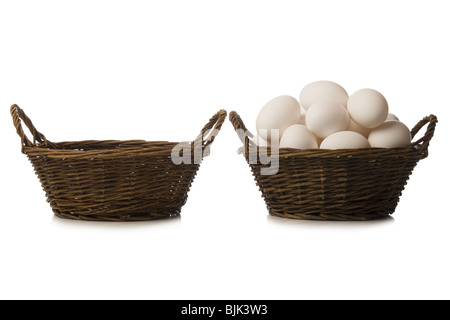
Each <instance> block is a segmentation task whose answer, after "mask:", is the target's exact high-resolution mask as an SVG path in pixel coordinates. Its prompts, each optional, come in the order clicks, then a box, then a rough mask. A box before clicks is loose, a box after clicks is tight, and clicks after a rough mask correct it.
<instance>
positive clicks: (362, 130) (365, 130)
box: [347, 118, 370, 138]
mask: <svg viewBox="0 0 450 320" xmlns="http://www.w3.org/2000/svg"><path fill="white" fill-rule="evenodd" d="M347 130H348V131H354V132H357V133H360V134H362V135H363V136H364V137H366V138H367V137H368V136H369V133H370V129H369V128H364V127H363V126H360V125H359V124H357V123H356V122H355V121H353V119H352V118H350V121H349V123H348V128H347Z"/></svg>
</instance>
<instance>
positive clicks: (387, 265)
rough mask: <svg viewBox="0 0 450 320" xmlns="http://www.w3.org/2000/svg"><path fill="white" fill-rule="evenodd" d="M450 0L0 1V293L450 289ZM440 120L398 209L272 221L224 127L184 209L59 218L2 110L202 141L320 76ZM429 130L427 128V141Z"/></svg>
mask: <svg viewBox="0 0 450 320" xmlns="http://www.w3.org/2000/svg"><path fill="white" fill-rule="evenodd" d="M449 12H450V11H449V7H448V1H431V0H427V1H380V0H376V1H280V0H277V1H242V0H239V1H231V0H228V1H193V0H191V1H169V0H166V1H92V0H89V1H80V0H79V1H17V0H15V1H2V2H0V106H1V107H0V109H1V112H0V120H1V124H0V129H1V137H2V148H1V158H0V159H1V166H0V170H1V184H0V186H1V199H2V208H1V209H0V218H1V219H0V259H1V261H0V298H43V299H47V298H63V299H66V298H67V299H68V298H75V299H79V298H87V299H95V298H106V299H108V298H138V299H141V298H146V299H179V298H183V299H219V298H224V299H231V298H233V299H300V298H306V299H316V298H324V299H328V298H342V299H352V298H362V299H368V298H375V299H393V298H447V299H448V298H450V289H449V288H450V274H449V272H450V257H449V249H448V246H449V243H450V225H449V223H450V217H449V210H448V198H449V197H448V181H449V176H448V139H449V125H450V124H449V123H448V116H449V107H450V102H449V92H450V78H449V77H450V76H449V75H450V62H449V57H450V42H449V41H448V39H449V38H448V31H449V30H450V19H449V16H448V14H449ZM320 79H327V80H332V81H336V82H338V83H340V84H341V85H343V86H344V87H345V88H346V89H347V90H348V92H349V93H352V92H354V91H355V90H357V89H359V88H362V87H371V88H374V89H377V90H379V91H381V92H382V93H383V94H384V95H385V96H386V98H387V100H388V102H389V104H390V108H391V111H392V112H393V113H395V114H396V115H397V116H399V117H400V119H401V120H403V122H405V123H406V124H407V125H408V126H409V127H412V126H413V125H414V124H416V123H417V122H418V121H419V120H420V119H421V118H422V117H424V116H426V115H428V114H431V113H433V114H436V115H437V116H438V117H439V120H440V121H439V124H438V127H437V131H436V135H435V137H434V139H433V140H432V143H431V146H430V157H429V158H428V159H426V160H423V161H421V162H420V163H419V165H418V166H417V167H416V169H415V171H414V174H413V175H412V177H411V179H410V180H409V183H408V185H407V188H406V190H405V191H404V193H403V196H402V198H401V201H400V204H399V206H398V208H397V211H396V213H395V215H394V216H393V219H388V220H382V221H373V222H362V223H358V222H357V223H339V222H338V223H336V222H308V221H290V220H289V221H288V220H283V219H277V218H273V217H269V216H268V214H267V210H266V208H265V204H264V201H263V200H262V198H261V196H260V193H259V191H258V189H257V187H256V186H255V183H254V181H253V178H252V176H251V173H250V170H249V168H248V166H247V164H246V162H245V160H244V158H243V157H242V156H240V155H238V154H237V153H236V150H237V149H238V147H239V146H240V142H239V140H238V138H237V136H236V135H235V133H234V132H233V130H232V126H231V125H230V123H229V122H228V121H227V122H226V123H225V125H224V126H223V131H222V132H221V133H220V135H219V136H218V138H217V140H216V141H215V143H214V145H213V147H212V154H211V156H210V157H208V158H206V159H205V161H204V163H203V164H202V166H201V168H200V171H199V173H198V176H197V178H196V179H195V181H194V184H193V187H192V189H191V192H190V194H189V199H188V202H187V204H186V205H185V207H184V208H183V211H182V217H181V218H178V219H173V220H166V221H153V222H144V223H130V224H127V223H116V224H114V223H89V222H77V221H68V220H61V219H58V218H54V217H53V216H52V212H51V209H50V206H49V205H48V204H47V203H46V201H45V196H44V193H43V191H42V190H41V187H40V184H39V182H38V179H37V178H36V176H35V175H34V172H33V169H32V167H31V165H30V163H29V162H28V161H27V158H26V157H25V156H24V155H22V154H21V153H20V139H19V137H18V136H17V135H16V134H15V130H14V128H13V126H12V122H11V118H10V115H9V106H10V105H11V104H13V103H17V104H19V105H20V106H21V107H22V108H23V109H24V110H25V111H26V112H27V114H28V115H29V116H30V118H31V119H32V120H33V121H34V123H35V125H36V127H37V128H38V129H39V130H40V131H42V132H43V133H44V134H45V135H46V136H47V138H49V140H52V141H64V140H83V139H136V138H137V139H146V140H172V141H180V140H191V139H193V138H194V137H195V136H196V135H197V133H198V132H199V130H200V128H201V127H202V126H203V125H204V124H205V123H206V122H207V120H208V119H209V118H210V116H211V115H212V114H214V113H215V112H216V111H217V110H219V109H220V108H225V109H227V110H228V111H231V110H236V111H238V112H239V113H240V114H241V116H242V118H243V119H244V121H245V122H246V124H247V126H248V127H249V128H250V129H252V130H254V121H255V119H256V115H257V113H258V111H259V109H260V107H261V106H262V105H263V104H264V103H265V102H266V101H268V100H269V99H271V98H273V97H275V96H278V95H281V94H289V95H293V96H295V97H298V94H299V92H300V90H301V88H302V87H303V86H304V85H306V84H307V83H309V82H311V81H315V80H320ZM422 133H423V131H422V132H421V134H422Z"/></svg>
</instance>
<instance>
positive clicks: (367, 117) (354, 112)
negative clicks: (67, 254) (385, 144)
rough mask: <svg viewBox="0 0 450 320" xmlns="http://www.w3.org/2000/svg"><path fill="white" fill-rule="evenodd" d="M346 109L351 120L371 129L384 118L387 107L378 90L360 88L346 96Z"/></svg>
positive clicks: (386, 113)
mask: <svg viewBox="0 0 450 320" xmlns="http://www.w3.org/2000/svg"><path fill="white" fill-rule="evenodd" d="M347 110H348V113H349V114H350V117H351V118H352V119H353V121H355V122H356V123H357V124H359V125H360V126H362V127H365V128H369V129H371V128H376V127H378V126H379V125H380V124H382V123H383V122H384V121H385V120H386V118H387V115H388V111H389V107H388V103H387V101H386V98H385V97H384V96H383V95H382V94H381V93H379V92H378V91H376V90H373V89H361V90H358V91H356V92H355V93H354V94H352V95H351V96H350V98H348V102H347Z"/></svg>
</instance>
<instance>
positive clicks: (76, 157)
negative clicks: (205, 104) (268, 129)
mask: <svg viewBox="0 0 450 320" xmlns="http://www.w3.org/2000/svg"><path fill="white" fill-rule="evenodd" d="M11 115H12V118H13V123H14V126H15V127H16V129H17V133H18V134H19V136H20V138H21V140H22V153H24V154H26V155H27V156H28V158H29V160H30V161H31V163H32V164H33V167H34V169H35V171H36V174H37V175H38V177H39V180H40V181H41V183H42V186H43V188H44V191H45V193H46V196H47V201H48V202H49V203H50V205H51V207H52V209H53V212H54V213H55V214H56V215H57V216H58V217H61V218H69V219H77V220H94V221H95V220H96V221H143V220H152V219H160V218H168V217H172V216H176V215H179V214H180V212H181V208H182V206H183V205H184V204H185V203H186V200H187V196H188V191H189V188H190V186H191V184H192V181H193V180H194V178H195V175H196V173H197V170H198V169H199V166H200V162H201V160H202V159H203V156H206V155H208V154H209V148H210V146H211V144H212V143H213V141H214V138H215V136H216V135H217V133H218V131H219V130H220V128H221V127H222V124H223V122H224V121H225V119H226V116H227V114H226V111H225V110H220V111H219V112H218V113H216V114H215V115H214V116H213V117H212V118H211V119H210V121H209V122H208V123H207V124H206V125H205V127H204V128H203V129H202V131H201V133H200V135H199V136H198V137H197V138H196V139H195V140H194V141H193V142H192V143H190V144H189V143H188V144H187V149H188V150H189V148H190V150H191V161H190V163H191V164H185V163H182V164H175V163H174V162H173V161H172V158H171V154H172V150H173V148H174V147H175V146H176V145H178V143H175V142H165V141H155V142H147V141H143V140H130V141H116V140H108V141H79V142H60V143H53V142H50V141H49V140H47V139H46V138H45V136H44V135H43V134H41V133H40V132H39V131H37V130H36V128H35V127H34V126H33V123H32V122H31V120H30V119H29V118H28V117H27V116H26V114H25V113H24V112H23V110H22V109H20V108H19V107H18V106H17V105H13V106H12V107H11ZM21 121H23V122H24V123H25V125H26V126H27V127H28V128H29V129H30V132H31V134H32V135H33V142H31V141H30V140H29V139H28V138H27V136H26V135H25V133H24V131H23V129H22V125H21ZM211 129H215V130H211ZM185 145H186V144H185ZM183 150H184V149H183ZM186 162H189V161H186Z"/></svg>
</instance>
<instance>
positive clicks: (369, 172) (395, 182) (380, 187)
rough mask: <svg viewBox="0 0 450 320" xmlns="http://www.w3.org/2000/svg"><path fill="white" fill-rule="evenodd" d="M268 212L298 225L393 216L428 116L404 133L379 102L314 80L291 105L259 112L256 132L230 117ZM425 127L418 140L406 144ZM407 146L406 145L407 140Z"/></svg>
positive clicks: (278, 103) (424, 141) (285, 100)
mask: <svg viewBox="0 0 450 320" xmlns="http://www.w3.org/2000/svg"><path fill="white" fill-rule="evenodd" d="M230 121H231V123H232V124H233V126H234V128H235V130H236V132H237V133H238V136H239V138H240V139H241V141H242V142H243V144H244V146H243V147H242V148H240V151H241V152H242V153H244V155H245V158H246V160H247V162H248V163H249V165H250V168H251V170H252V173H253V176H254V177H255V181H256V183H257V185H258V186H259V188H260V191H261V193H262V196H263V198H264V200H265V202H266V205H267V208H268V211H269V214H270V215H273V216H278V217H283V218H292V219H305V220H344V221H350V220H370V219H374V218H380V217H386V216H388V215H390V214H392V213H394V211H395V208H396V206H397V204H398V201H399V198H400V196H401V193H402V191H403V190H404V187H405V185H406V183H407V181H408V179H409V176H410V175H411V173H412V171H413V169H414V167H415V166H416V164H417V163H418V161H419V160H421V159H424V158H426V157H427V156H428V146H429V143H430V140H431V138H432V137H433V134H434V130H435V127H436V123H437V118H436V116H434V115H430V116H427V117H425V118H423V119H422V120H420V121H419V122H418V123H417V125H415V126H414V127H413V128H412V130H409V129H408V127H407V126H406V125H405V124H403V123H402V122H401V121H400V120H399V119H398V118H397V117H396V116H394V115H393V114H390V113H389V107H388V103H387V101H386V99H385V97H384V96H383V95H382V94H381V93H380V92H378V91H376V90H373V89H361V90H358V91H356V92H355V93H354V94H353V95H351V96H350V97H349V96H348V94H347V92H346V90H345V89H344V88H343V87H341V86H340V85H338V84H336V83H334V82H330V81H317V82H313V83H311V84H309V85H307V86H306V87H304V88H303V89H302V91H301V93H300V100H299V101H298V100H297V99H295V98H294V97H291V96H279V97H277V98H274V99H272V100H271V101H269V102H268V103H267V104H266V105H265V106H264V107H263V108H262V109H261V111H260V113H259V115H258V117H257V120H256V128H257V135H253V134H252V133H251V132H249V131H248V130H247V128H246V127H245V125H244V122H243V121H242V119H241V117H240V116H239V115H238V114H237V113H236V112H234V111H233V112H231V113H230ZM424 126H427V127H426V132H425V134H424V136H423V137H421V138H420V139H414V138H415V136H416V134H417V133H418V132H419V130H420V129H421V128H422V127H424ZM412 141H413V142H412Z"/></svg>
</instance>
